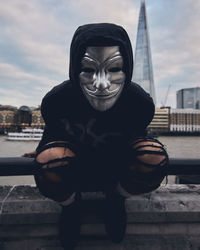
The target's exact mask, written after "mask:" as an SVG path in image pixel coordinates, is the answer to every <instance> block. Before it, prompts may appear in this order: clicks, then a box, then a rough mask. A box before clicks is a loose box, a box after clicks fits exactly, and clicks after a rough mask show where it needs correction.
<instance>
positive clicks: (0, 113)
mask: <svg viewBox="0 0 200 250" xmlns="http://www.w3.org/2000/svg"><path fill="white" fill-rule="evenodd" d="M14 123H15V112H14V111H12V110H0V128H2V129H7V128H10V127H12V126H13V125H14Z"/></svg>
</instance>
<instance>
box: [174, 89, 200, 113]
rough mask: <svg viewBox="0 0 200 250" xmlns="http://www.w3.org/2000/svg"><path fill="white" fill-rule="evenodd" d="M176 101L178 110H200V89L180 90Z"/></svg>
mask: <svg viewBox="0 0 200 250" xmlns="http://www.w3.org/2000/svg"><path fill="white" fill-rule="evenodd" d="M176 101H177V108H181V109H200V87H196V88H185V89H180V90H178V91H177V93H176Z"/></svg>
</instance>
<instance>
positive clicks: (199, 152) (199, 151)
mask: <svg viewBox="0 0 200 250" xmlns="http://www.w3.org/2000/svg"><path fill="white" fill-rule="evenodd" d="M158 139H159V140H160V141H161V142H162V143H163V144H164V145H165V146H166V149H167V152H168V154H169V157H172V158H190V159H191V158H200V136H161V137H159V138H158ZM37 145H38V142H36V141H27V142H24V141H22V142H20V141H7V140H6V137H5V136H0V157H16V156H21V155H22V154H23V153H25V152H31V151H34V150H35V148H36V147H37ZM172 182H173V181H172ZM25 184H35V182H34V178H33V177H32V176H15V177H0V185H25Z"/></svg>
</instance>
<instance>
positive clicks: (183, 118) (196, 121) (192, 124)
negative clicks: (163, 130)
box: [170, 109, 200, 132]
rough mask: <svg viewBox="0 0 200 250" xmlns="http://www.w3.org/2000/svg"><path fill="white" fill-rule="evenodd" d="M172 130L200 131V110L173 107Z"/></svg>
mask: <svg viewBox="0 0 200 250" xmlns="http://www.w3.org/2000/svg"><path fill="white" fill-rule="evenodd" d="M170 131H171V132H200V110H195V109H171V112H170Z"/></svg>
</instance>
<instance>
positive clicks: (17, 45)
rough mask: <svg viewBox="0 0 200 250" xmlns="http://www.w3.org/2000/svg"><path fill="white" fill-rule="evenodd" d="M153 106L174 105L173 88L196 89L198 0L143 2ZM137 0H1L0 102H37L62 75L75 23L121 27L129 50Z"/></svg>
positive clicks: (199, 74)
mask: <svg viewBox="0 0 200 250" xmlns="http://www.w3.org/2000/svg"><path fill="white" fill-rule="evenodd" d="M146 7H147V17H148V25H149V33H150V43H151V52H152V60H153V70H154V82H155V88H156V96H157V105H158V106H160V105H161V104H162V102H164V100H165V96H166V93H167V88H168V86H169V84H171V88H170V90H169V95H168V99H167V102H166V105H170V106H172V107H176V91H177V90H179V89H181V88H187V87H197V86H199V87H200V27H199V26H200V0H146ZM139 9H140V0H123V1H122V0H101V1H92V0H31V1H27V0H7V1H4V0H1V1H0V30H1V34H0V104H7V105H8V104H10V105H14V106H18V107H20V106H21V105H28V106H38V105H39V104H40V103H41V99H42V97H43V96H44V95H45V93H46V92H47V91H48V90H50V89H51V88H52V87H53V86H55V85H57V84H59V83H60V82H62V81H64V80H65V79H67V78H68V65H69V46H70V43H71V38H72V36H73V33H74V31H75V30H76V28H77V27H78V26H79V25H82V24H86V23H93V22H112V23H116V24H119V25H121V26H123V27H124V28H125V29H126V30H127V32H128V34H129V36H130V39H131V42H132V46H133V51H135V41H136V34H137V25H138V16H139Z"/></svg>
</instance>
